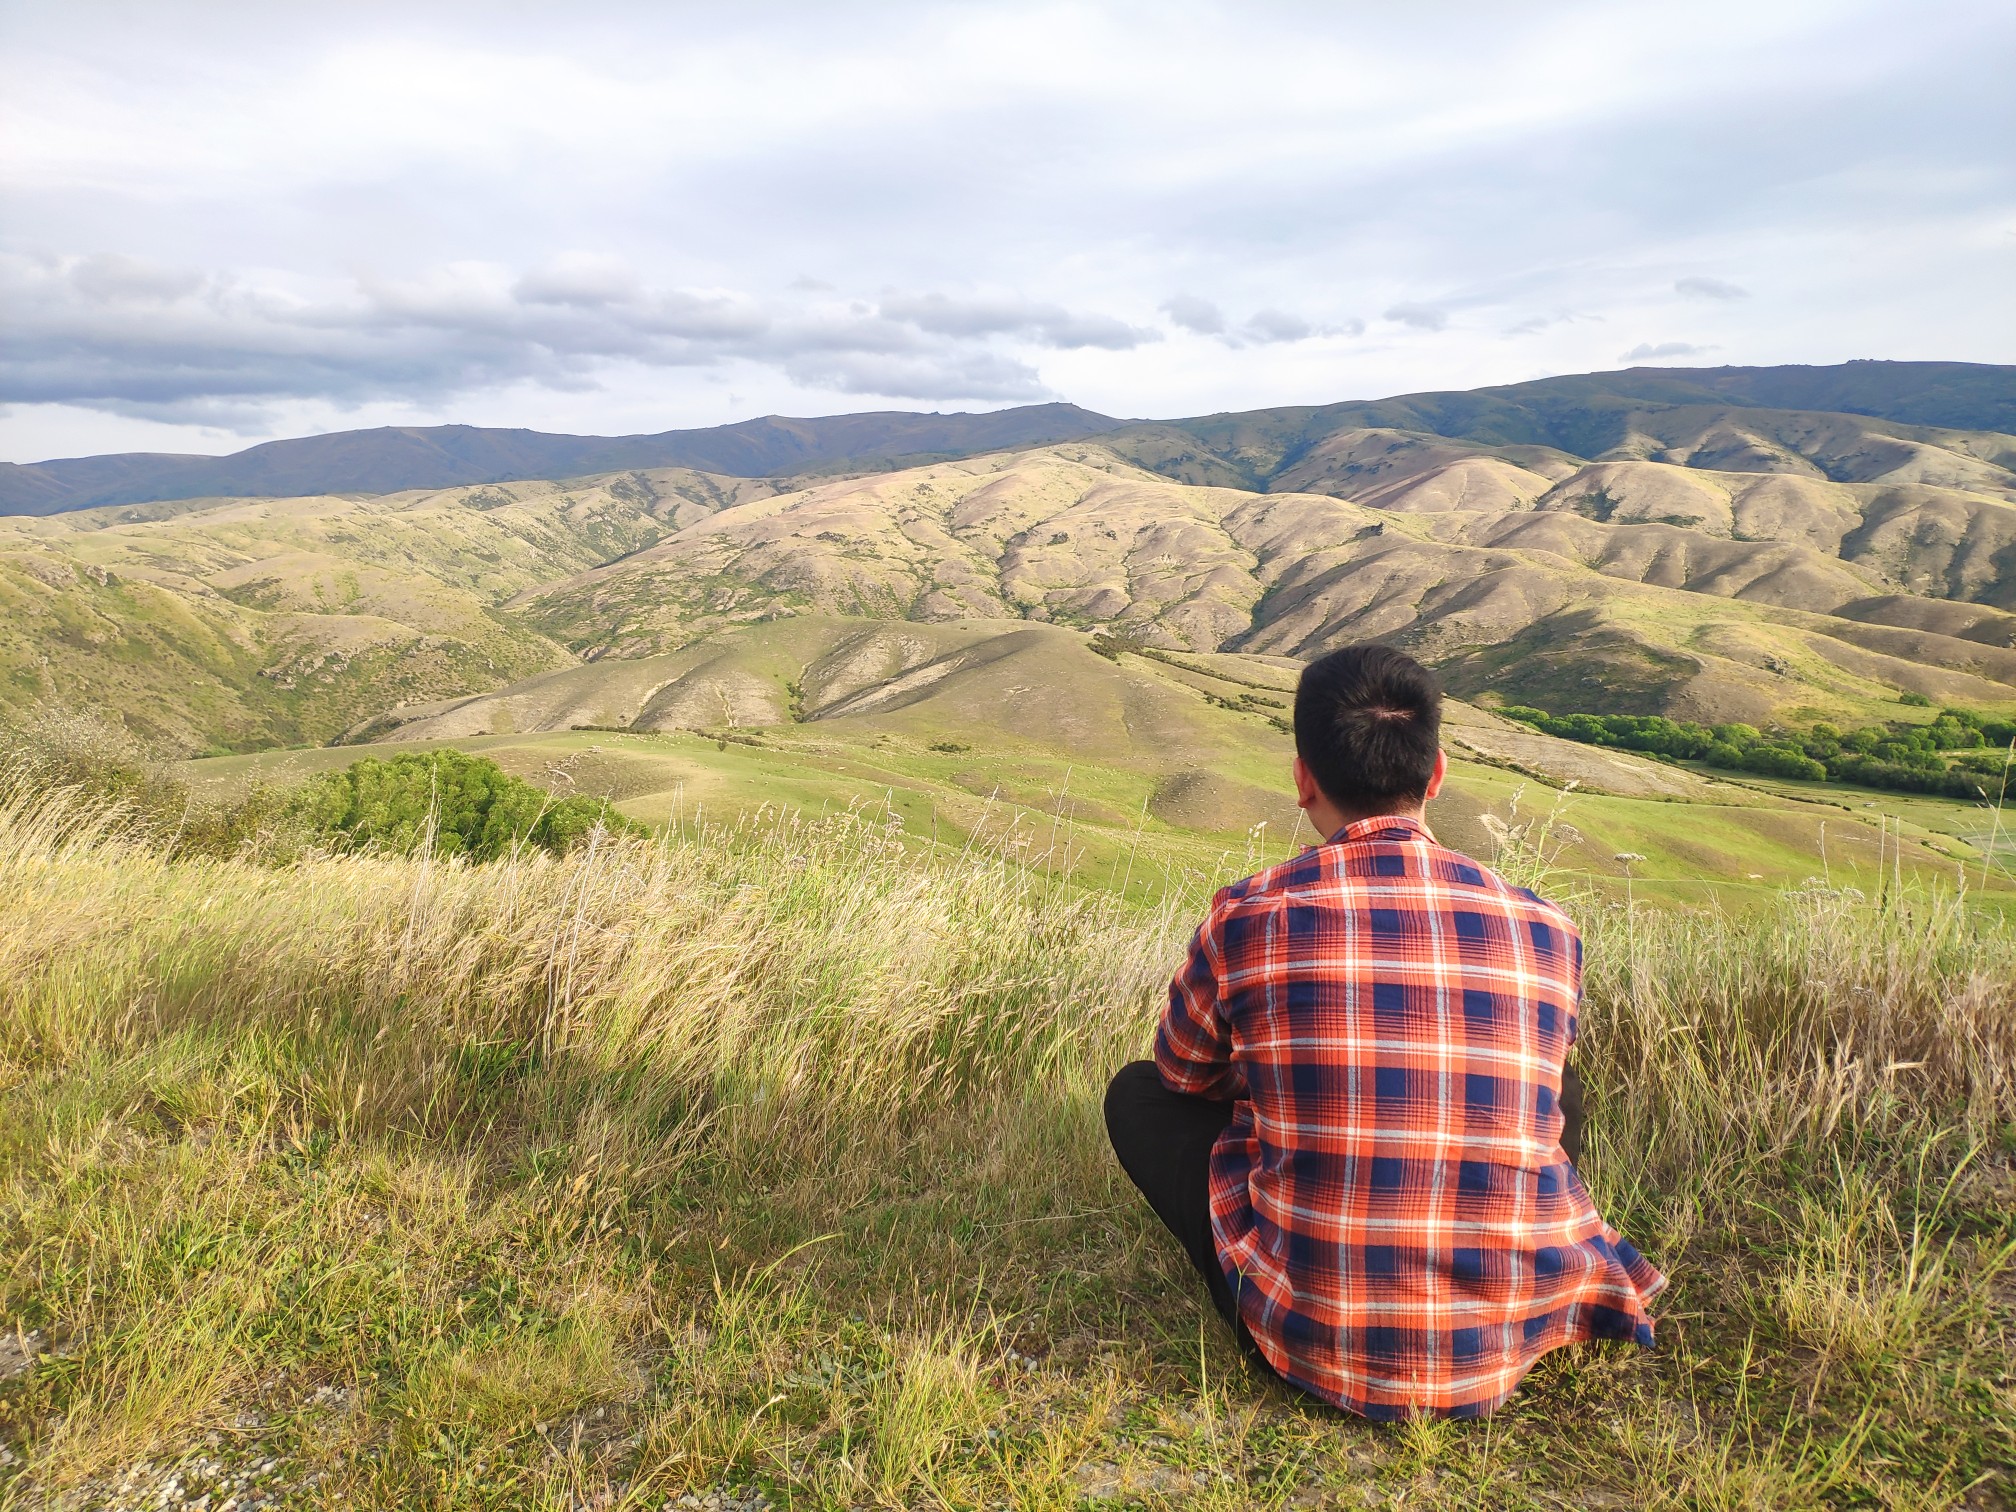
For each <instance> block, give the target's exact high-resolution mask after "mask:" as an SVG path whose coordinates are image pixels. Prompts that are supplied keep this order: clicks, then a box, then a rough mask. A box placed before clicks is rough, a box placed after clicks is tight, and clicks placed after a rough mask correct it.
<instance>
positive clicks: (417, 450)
mask: <svg viewBox="0 0 2016 1512" xmlns="http://www.w3.org/2000/svg"><path fill="white" fill-rule="evenodd" d="M1745 410H1755V411H1771V412H1784V413H1801V414H1831V415H1849V416H1862V417H1867V418H1869V419H1872V420H1876V421H1880V422H1886V423H1888V424H1890V425H1899V426H1911V427H1918V428H1921V429H1922V428H1930V429H1953V430H1964V431H1970V432H1976V433H1981V432H1986V433H1990V434H1991V435H1998V436H2002V437H2009V436H2010V435H2011V434H2012V433H2016V366H2011V365H1990V364H1982V363H1964V362H1876V361H1862V362H1848V363H1842V364H1838V365H1834V366H1826V367H1808V366H1782V367H1722V368H1630V369H1626V370H1623V371H1621V372H1606V373H1582V374H1573V375H1569V376H1564V377H1558V378H1542V379H1536V380H1534V381H1532V382H1528V383H1517V384H1506V385H1500V386H1496V387H1492V388H1482V389H1473V390H1451V391H1440V392H1432V393H1421V394H1403V395H1399V396H1397V397H1394V398H1390V399H1379V400H1367V401H1350V402H1346V403H1341V404H1330V405H1312V406H1282V407H1277V408H1273V409H1265V410H1254V411H1247V412H1244V413H1238V414H1231V413H1228V414H1218V415H1208V416H1198V417H1193V418H1189V419H1180V420H1170V421H1159V422H1158V421H1146V422H1143V421H1129V420H1119V419H1114V418H1113V417H1111V416H1107V415H1101V414H1097V413H1095V412H1093V411H1091V410H1086V409H1081V408H1079V407H1078V406H1076V405H1070V404H1040V405H1026V406H1023V407H1021V408H1017V409H1008V410H997V411H993V412H989V413H983V414H950V415H940V414H918V413H913V412H910V411H900V410H897V411H877V412H869V413H863V414H853V415H831V416H824V417H819V418H812V419H791V418H786V417H783V416H776V415H771V416H765V417H763V418H761V419H756V420H745V421H739V422H737V423H735V424H733V425H723V426H715V427H711V428H707V429H699V430H674V431H664V432H660V433H658V434H656V435H647V436H568V435H554V434H548V433H545V432H541V431H531V430H503V429H492V428H485V427H479V426H466V425H444V426H426V427H381V428H379V429H375V430H361V431H339V432H335V433H332V434H330V435H325V436H310V437H304V438H301V439H299V440H290V441H270V442H267V443H265V444H263V445H260V446H255V447H251V448H249V449H248V450H246V451H242V452H238V453H234V454H233V455H231V456H227V457H197V456H177V455H169V454H160V453H147V452H133V453H121V454H114V455H108V456H98V457H74V458H65V459H61V460H57V461H50V462H38V463H28V464H16V463H0V514H15V515H24V514H25V515H47V514H58V513H64V512H67V511H70V510H76V509H88V508H92V507H95V506H100V505H111V504H138V503H150V502H164V501H170V500H177V499H195V498H212V497H216V498H226V497H240V498H247V497H249V498H276V497H300V496H306V495H310V494H326V493H373V494H382V493H396V492H403V491H405V490H409V489H416V488H427V489H434V488H451V487H456V486H460V485H465V484H477V483H502V482H514V481H526V480H533V479H553V478H568V477H586V476H589V475H591V474H597V473H608V472H616V471H621V470H624V469H629V468H645V469H649V468H663V467H682V468H691V469H695V470H698V471H702V472H709V473H714V474H719V475H724V476H730V477H744V478H760V477H774V476H781V475H792V474H804V473H808V472H819V471H832V470H843V469H852V470H856V471H864V472H873V471H884V470H889V469H892V468H894V467H897V466H902V465H914V464H917V463H921V462H929V461H943V460H953V459H957V458H962V457H970V456H977V455H981V454H984V453H987V452H993V451H1004V450H1018V449H1023V448H1028V447H1034V446H1043V445H1050V444H1054V443H1058V442H1065V441H1076V440H1083V439H1086V438H1088V437H1092V436H1102V435H1110V434H1114V433H1117V432H1140V433H1142V440H1143V442H1144V443H1145V446H1144V445H1134V446H1129V447H1127V448H1126V449H1127V450H1128V452H1129V454H1130V455H1134V456H1136V457H1138V458H1140V459H1141V460H1143V461H1144V463H1145V464H1146V465H1149V466H1153V467H1155V468H1157V470H1162V471H1168V472H1169V473H1170V475H1171V476H1188V473H1187V472H1186V469H1185V468H1184V467H1183V466H1182V461H1183V459H1182V458H1181V457H1180V455H1177V453H1180V451H1181V445H1180V442H1179V445H1178V446H1177V447H1176V448H1175V449H1174V451H1173V452H1172V450H1171V448H1170V446H1169V445H1168V441H1169V439H1170V438H1172V437H1175V438H1180V437H1185V436H1187V437H1191V438H1194V439H1195V440H1197V441H1199V442H1201V443H1202V445H1203V447H1204V449H1205V451H1206V452H1207V453H1208V454H1209V466H1208V468H1207V469H1206V470H1207V471H1209V472H1210V474H1211V475H1210V476H1209V477H1206V476H1203V475H1198V476H1196V477H1194V478H1193V479H1192V480H1193V481H1198V482H1205V481H1210V482H1223V483H1225V484H1228V485H1230V486H1235V487H1243V488H1249V489H1259V490H1262V491H1267V490H1270V489H1272V488H1274V487H1276V486H1277V484H1276V481H1275V480H1276V479H1279V478H1283V477H1284V476H1285V475H1287V474H1289V473H1290V472H1292V471H1293V470H1294V469H1295V467H1296V465H1297V464H1298V463H1300V462H1302V461H1303V460H1304V459H1305V458H1306V457H1307V456H1308V455H1309V454H1310V453H1311V452H1313V451H1314V450H1315V449H1316V448H1318V447H1320V446H1321V445H1322V443H1323V442H1324V441H1325V440H1326V439H1328V438H1330V437H1333V436H1334V435H1336V434H1337V433H1338V432H1340V431H1348V430H1363V429H1390V430H1400V431H1409V432H1416V433H1427V434H1432V435H1438V436H1444V437H1449V438H1452V439H1457V440H1463V441H1469V442H1473V443H1477V444H1480V445H1485V446H1492V447H1506V446H1538V447H1547V448H1551V449H1554V450H1557V451H1561V452H1564V453H1568V454H1571V455H1574V456H1579V457H1601V456H1604V455H1605V454H1606V453H1610V452H1613V451H1617V450H1618V449H1619V448H1623V449H1624V450H1625V451H1626V452H1629V453H1631V454H1633V455H1640V454H1642V455H1651V454H1652V453H1651V450H1650V449H1648V448H1646V447H1637V449H1636V450H1635V451H1634V450H1633V448H1634V445H1635V441H1636V439H1637V437H1638V432H1639V431H1640V430H1642V429H1643V427H1642V426H1640V425H1639V421H1640V420H1641V419H1642V417H1645V416H1647V415H1658V414H1661V413H1668V414H1670V413H1673V412H1678V411H1745ZM1656 428H1657V427H1654V429H1656ZM1158 438H1159V439H1158ZM1652 439H1653V440H1655V441H1656V440H1657V438H1656V437H1654V438H1652ZM1156 453H1163V454H1166V460H1162V459H1158V460H1149V458H1150V456H1151V455H1154V454H1156ZM2011 458H2016V440H2010V441H2009V444H2008V447H2007V449H2006V451H1998V452H1997V453H1996V454H1995V455H1992V456H1990V457H1988V458H1987V460H1989V461H1992V462H1995V463H1996V464H1997V465H2007V461H2008V460H2009V459H2011ZM1690 465H1696V466H1716V467H1729V466H1731V465H1736V466H1737V467H1738V470H1752V469H1749V468H1744V467H1742V466H1741V463H1740V461H1738V462H1737V463H1735V464H1732V462H1731V459H1730V458H1729V457H1728V456H1726V455H1717V456H1714V457H1712V458H1710V459H1708V460H1705V461H1702V462H1695V463H1692V464H1690ZM1764 470H1770V469H1769V468H1766V469H1764ZM1821 471H1822V472H1823V474H1824V471H1825V470H1824V468H1823V469H1821ZM1293 486H1302V487H1306V486H1308V485H1307V482H1306V480H1305V481H1302V482H1300V483H1297V484H1295V485H1293Z"/></svg>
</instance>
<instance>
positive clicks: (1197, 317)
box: [1162, 294, 1225, 336]
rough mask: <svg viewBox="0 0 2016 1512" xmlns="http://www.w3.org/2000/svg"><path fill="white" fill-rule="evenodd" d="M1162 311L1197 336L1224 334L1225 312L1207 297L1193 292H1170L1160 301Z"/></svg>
mask: <svg viewBox="0 0 2016 1512" xmlns="http://www.w3.org/2000/svg"><path fill="white" fill-rule="evenodd" d="M1162 312H1163V313H1164V314H1165V315H1167V316H1168V317H1169V319H1170V320H1171V321H1172V322H1173V323H1175V324H1176V325H1177V326H1179V327H1181V328H1182V329H1183V330H1186V331H1194V332H1196V334H1198V335H1199V336H1222V335H1224V334H1225V312H1224V311H1223V310H1221V309H1219V308H1218V306H1216V305H1215V304H1213V303H1212V302H1211V301H1210V300H1208V299H1203V298H1200V297H1199V296H1197V295H1195V294H1172V295H1170V296H1169V298H1168V299H1166V300H1164V301H1163V302H1162Z"/></svg>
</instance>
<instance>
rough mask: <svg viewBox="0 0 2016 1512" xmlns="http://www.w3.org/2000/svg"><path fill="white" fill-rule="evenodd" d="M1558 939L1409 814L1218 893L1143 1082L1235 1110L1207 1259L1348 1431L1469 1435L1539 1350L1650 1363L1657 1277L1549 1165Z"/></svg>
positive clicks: (1558, 1019) (1576, 952) (1560, 1163)
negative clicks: (1427, 1425)
mask: <svg viewBox="0 0 2016 1512" xmlns="http://www.w3.org/2000/svg"><path fill="white" fill-rule="evenodd" d="M1581 991H1582V942H1581V938H1580V936H1579V935H1578V934H1577V932H1576V929H1575V926H1574V925H1573V924H1572V923H1570V922H1569V920H1568V918H1567V916H1566V915H1565V914H1563V913H1561V912H1560V911H1559V910H1558V909H1556V908H1554V907H1553V906H1552V905H1551V904H1548V903H1545V902H1543V901H1542V900H1541V899H1539V898H1538V897H1536V896H1534V894H1532V893H1530V892H1527V891H1526V890H1525V889H1523V888H1516V887H1513V886H1511V885H1510V884H1509V883H1507V882H1505V881H1503V880H1502V879H1501V878H1499V877H1498V876H1497V875H1496V874H1495V873H1494V872H1492V871H1490V870H1489V869H1488V868H1486V867H1483V866H1480V865H1478V864H1477V863H1476V862H1475V861H1472V860H1469V859H1468V858H1467V857H1464V856H1460V855H1458V854H1456V853H1455V852H1454V851H1450V850H1445V849H1444V848H1443V847H1442V846H1440V845H1438V844H1437V843H1436V842H1435V839H1434V837H1433V836H1432V835H1431V834H1429V832H1428V831H1427V829H1426V828H1425V827H1424V826H1423V825H1422V824H1421V823H1420V822H1419V821H1418V820H1414V819H1408V818H1402V817H1392V816H1389V817H1383V818H1374V819H1365V820H1360V821H1358V822H1356V823H1353V824H1349V825H1346V826H1345V827H1344V829H1342V830H1341V831H1339V832H1338V833H1337V835H1335V836H1334V837H1332V839H1331V840H1330V842H1329V843H1327V844H1324V845H1320V846H1315V847H1312V848H1310V849H1309V850H1306V851H1304V852H1303V853H1302V855H1300V856H1299V857H1297V858H1296V859H1294V860H1292V861H1289V862H1287V863H1285V864H1284V865H1281V866H1277V867H1274V868H1272V869H1271V870H1269V871H1264V872H1261V873H1260V874H1259V875H1257V876H1254V877H1249V878H1247V879H1246V880H1245V881H1243V882H1238V883H1234V884H1233V885H1232V886H1230V887H1227V888H1225V889H1224V890H1223V891H1221V892H1220V893H1219V894H1218V895H1217V897H1216V898H1215V899H1214V900H1213V901H1212V905H1211V911H1210V913H1209V915H1208V916H1207V917H1206V918H1205V920H1204V923H1203V926H1202V927H1201V928H1200V929H1199V930H1198V931H1197V937H1196V940H1195V942H1194V944H1193V945H1192V947H1191V951H1190V959H1189V961H1188V963H1187V964H1186V965H1185V966H1184V968H1183V970H1182V971H1181V972H1180V973H1178V975H1177V977H1176V979H1175V981H1174V982H1173V983H1172V984H1171V986H1170V989H1169V1008H1168V1011H1167V1012H1166V1013H1165V1014H1164V1016H1163V1019H1162V1024H1161V1028H1160V1030H1159V1032H1158V1033H1157V1035H1156V1039H1155V1062H1156V1065H1157V1067H1158V1069H1159V1070H1160V1072H1161V1075H1162V1079H1163V1081H1164V1082H1166V1083H1167V1084H1168V1085H1169V1087H1170V1088H1171V1089H1173V1090H1175V1091H1179V1092H1188V1093H1194V1094H1196V1095H1199V1096H1203V1097H1210V1098H1218V1099H1230V1100H1234V1103H1235V1105H1234V1112H1233V1117H1232V1122H1231V1125H1230V1126H1229V1127H1228V1128H1227V1129H1226V1131H1225V1132H1224V1134H1222V1135H1221V1136H1220V1137H1219V1139H1218V1142H1217V1144H1216V1146H1215V1147H1214V1148H1213V1150H1212V1157H1211V1218H1212V1229H1213V1233H1214V1237H1215V1238H1216V1240H1217V1247H1218V1255H1219V1258H1220V1260H1221V1261H1222V1262H1223V1264H1224V1266H1225V1271H1226V1275H1227V1277H1228V1278H1229V1279H1230V1281H1231V1283H1232V1286H1233V1288H1234V1291H1235V1293H1236V1295H1237V1296H1238V1299H1239V1312H1240V1315H1241V1317H1242V1318H1243V1319H1244V1321H1245V1323H1246V1326H1247V1328H1248V1329H1249V1330H1250V1331H1251V1333H1252V1335H1253V1339H1254V1342H1255V1343H1256V1344H1257V1345H1258V1346H1259V1348H1260V1351H1261V1353H1262V1354H1263V1355H1265V1356H1266V1358H1267V1361H1268V1363H1270V1364H1271V1365H1272V1366H1273V1367H1274V1369H1275V1370H1276V1371H1278V1372H1279V1373H1280V1374H1281V1375H1282V1376H1283V1377H1285V1378H1286V1379H1288V1380H1289V1381H1292V1382H1293V1383H1295V1384H1296V1385H1297V1386H1300V1387H1302V1388H1303V1389H1305V1390H1307V1391H1310V1392H1313V1393H1315V1394H1316V1395H1317V1396H1320V1397H1323V1398H1324V1399H1326V1400H1328V1401H1331V1402H1334V1403H1336V1404H1337V1405H1339V1406H1342V1407H1347V1408H1349V1409H1351V1410H1352V1411H1355V1412H1359V1413H1363V1414H1364V1415H1365V1416H1367V1417H1374V1418H1399V1417H1410V1416H1415V1415H1420V1414H1424V1413H1427V1414H1436V1415H1443V1416H1450V1417H1472V1416H1479V1415H1481V1414H1484V1413H1488V1412H1490V1411H1491V1410H1492V1409H1493V1408H1494V1407H1496V1406H1498V1404H1499V1403H1501V1402H1503V1401H1504V1400H1505V1398H1506V1397H1507V1396H1509V1395H1511V1393H1512V1391H1513V1389H1514V1388H1515V1387H1516V1386H1517V1385H1518V1384H1519V1381H1520V1379H1521V1378H1522V1377H1523V1376H1524V1375H1525V1374H1526V1372H1527V1371H1528V1370H1529V1369H1530V1368H1531V1367H1532V1365H1533V1362H1534V1361H1535V1360H1536V1359H1538V1358H1539V1357H1540V1356H1541V1355H1542V1354H1545V1353H1546V1352H1547V1351H1548V1350H1550V1349H1554V1348H1557V1347H1559V1346H1560V1345H1563V1344H1568V1343H1572V1342H1575V1341H1577V1340H1581V1339H1598V1338H1601V1339H1627V1340H1635V1341H1636V1342H1637V1343H1640V1344H1646V1345H1649V1344H1650V1343H1651V1342H1652V1321H1651V1319H1650V1318H1649V1317H1648V1316H1647V1315H1646V1311H1645V1304H1646V1302H1647V1301H1648V1300H1649V1299H1650V1298H1651V1297H1652V1296H1654V1295H1655V1294H1656V1293H1657V1292H1658V1291H1659V1289H1660V1288H1661V1287H1663V1286H1664V1285H1665V1284H1666V1278H1665V1277H1664V1276H1662V1275H1660V1273H1659V1272H1658V1271H1657V1270H1656V1269H1654V1268H1653V1266H1652V1265H1651V1264H1650V1263H1649V1262H1648V1261H1647V1260H1646V1259H1645V1257H1644V1256H1642V1255H1640V1254H1639V1253H1638V1251H1637V1250H1635V1249H1634V1248H1632V1246H1631V1245H1630V1244H1629V1243H1628V1242H1627V1241H1625V1240H1624V1239H1623V1238H1621V1237H1620V1236H1619V1235H1618V1234H1617V1233H1616V1232H1615V1231H1614V1230H1612V1229H1610V1228H1607V1227H1606V1226H1605V1225H1604V1223H1603V1220H1602V1219H1601V1218H1600V1217H1599V1216H1598V1215H1597V1212H1596V1209H1595V1206H1594V1204H1593V1203H1591V1201H1590V1199H1589V1193H1588V1191H1587V1190H1586V1189H1585V1188H1584V1187H1583V1185H1582V1183H1581V1181H1580V1179H1579V1178H1578V1177H1577V1176H1576V1174H1575V1168H1574V1167H1573V1166H1572V1165H1570V1164H1569V1162H1568V1158H1567V1156H1566V1155H1565V1154H1563V1153H1562V1150H1561V1144H1560V1140H1561V1114H1560V1112H1559V1111H1558V1109H1557V1107H1556V1102H1557V1099H1558V1098H1559V1096H1560V1090H1561V1066H1562V1062H1563V1060H1564V1059H1565V1057H1566V1056H1567V1054H1568V1048H1569V1046H1570V1045H1571V1044H1572V1043H1573V1042H1574V1039H1575V1030H1576V1018H1575V1015H1576V1009H1577V1006H1578V1005H1579V1002H1580V998H1581Z"/></svg>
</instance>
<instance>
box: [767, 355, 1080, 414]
mask: <svg viewBox="0 0 2016 1512" xmlns="http://www.w3.org/2000/svg"><path fill="white" fill-rule="evenodd" d="M784 367H785V371H786V372H787V373H788V374H789V375H790V377H791V378H792V380H793V381H794V382H796V383H801V384H804V385H805V386H806V387H808V388H824V389H833V390H835V391H837V392H839V393H842V394H893V395H897V396H899V397H901V398H905V399H1012V400H1016V401H1019V402H1024V403H1027V402H1029V401H1031V400H1038V399H1053V398H1055V397H1056V395H1055V394H1054V393H1053V392H1052V391H1051V390H1050V389H1049V388H1047V387H1045V386H1044V383H1043V379H1042V377H1041V375H1040V374H1038V373H1037V371H1036V369H1034V368H1033V367H1030V366H1029V365H1028V364H1027V363H1025V362H1018V361H1016V360H1015V359H1014V358H1012V357H1002V356H999V355H996V354H994V353H989V352H982V353H976V354H973V355H970V356H966V357H958V358H953V359H950V360H945V359H935V358H931V357H904V356H894V355H888V354H884V353H876V352H836V353H833V354H831V355H820V356H810V357H794V358H792V359H791V360H790V361H788V362H786V363H785V365H784Z"/></svg>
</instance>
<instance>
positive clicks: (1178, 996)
mask: <svg viewBox="0 0 2016 1512" xmlns="http://www.w3.org/2000/svg"><path fill="white" fill-rule="evenodd" d="M1217 921H1218V916H1217V913H1216V911H1215V910H1214V911H1213V912H1212V913H1211V915H1210V916H1209V917H1207V918H1206V919H1205V920H1204V923H1203V925H1202V926H1201V927H1200V928H1199V929H1198V931H1197V937H1196V938H1195V939H1194V940H1192V941H1191V943H1190V958H1189V960H1187V961H1185V962H1184V963H1183V969H1182V970H1181V971H1179V972H1177V973H1176V979H1175V980H1174V981H1172V982H1171V983H1170V984H1169V1006H1168V1008H1166V1009H1165V1010H1163V1014H1162V1025H1161V1027H1160V1028H1159V1029H1157V1030H1156V1032H1155V1069H1156V1070H1157V1071H1159V1072H1161V1073H1162V1082H1163V1085H1165V1086H1167V1087H1168V1088H1169V1090H1170V1091H1172V1092H1187V1093H1189V1094H1190V1095H1191V1096H1193V1097H1208V1098H1211V1099H1212V1100H1214V1101H1217V1102H1230V1101H1231V1100H1232V1099H1234V1098H1236V1097H1243V1096H1245V1095H1246V1078H1245V1076H1244V1075H1243V1074H1242V1073H1241V1072H1240V1070H1239V1068H1238V1067H1237V1066H1235V1065H1233V1064H1232V1034H1231V1031H1230V1029H1229V1028H1228V1027H1227V1026H1226V1023H1225V1016H1224V1013H1223V1012H1222V1011H1221V1004H1220V1000H1219V995H1218V983H1219V980H1220V977H1219V968H1220V967H1221V966H1222V965H1223V963H1224V962H1223V957H1222V956H1221V955H1220V953H1219V949H1218V939H1217Z"/></svg>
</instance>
